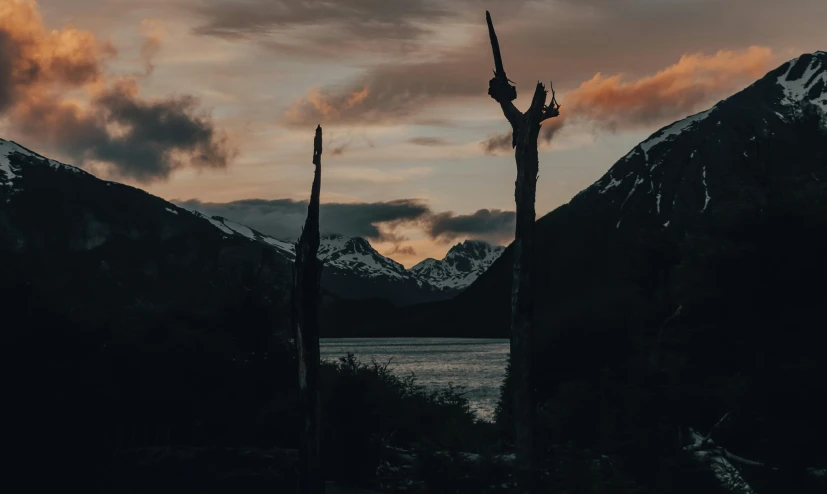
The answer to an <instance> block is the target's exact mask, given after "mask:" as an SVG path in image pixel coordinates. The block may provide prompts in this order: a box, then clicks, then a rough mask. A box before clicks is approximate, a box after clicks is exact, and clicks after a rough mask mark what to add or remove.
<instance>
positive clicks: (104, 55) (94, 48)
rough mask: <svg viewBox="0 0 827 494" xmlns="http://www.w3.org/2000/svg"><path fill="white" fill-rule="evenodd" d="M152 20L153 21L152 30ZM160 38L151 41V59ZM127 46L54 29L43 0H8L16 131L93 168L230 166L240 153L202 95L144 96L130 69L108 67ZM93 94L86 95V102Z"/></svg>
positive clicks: (0, 78) (149, 174) (8, 101)
mask: <svg viewBox="0 0 827 494" xmlns="http://www.w3.org/2000/svg"><path fill="white" fill-rule="evenodd" d="M146 26H147V25H145V29H147V27H146ZM153 36H156V35H155V34H152V33H150V38H152V39H153V40H155V41H150V42H148V43H149V44H146V43H145V44H144V49H143V50H142V56H144V57H145V63H151V57H152V56H153V55H154V50H155V47H157V43H156V42H157V37H156V38H153ZM116 55H117V51H116V50H115V48H114V47H113V46H112V45H111V44H109V43H107V42H102V41H99V40H98V39H96V38H95V36H94V35H93V34H92V33H90V32H88V31H83V30H78V29H75V28H71V27H65V28H63V29H61V30H51V31H50V30H47V29H46V27H45V26H44V25H43V22H42V20H41V18H40V13H39V11H38V9H37V4H36V3H34V2H28V1H22V0H6V1H4V2H3V3H2V4H0V117H6V118H8V119H10V121H12V122H13V123H14V125H13V130H14V132H16V133H18V134H20V135H21V136H23V137H24V139H25V140H29V139H31V140H36V141H37V142H38V145H40V146H51V147H53V148H55V149H57V150H59V151H62V152H64V153H66V154H68V155H69V156H70V157H71V158H72V159H73V160H75V161H76V163H78V164H82V165H83V166H99V167H102V168H104V169H105V171H107V172H109V173H111V174H113V175H115V176H118V177H124V178H131V179H135V180H136V181H139V182H142V183H148V182H152V181H155V180H160V179H164V178H167V177H168V176H169V175H170V173H171V172H172V171H173V170H175V169H177V168H181V167H184V166H191V167H195V168H222V167H225V166H227V164H228V163H229V162H230V161H231V160H232V158H233V157H234V156H235V150H234V149H233V148H232V147H231V146H230V145H229V144H228V141H227V138H226V136H225V135H224V134H223V133H221V132H219V131H218V130H216V129H215V127H214V124H213V122H212V120H211V119H210V117H209V115H208V114H206V113H205V112H203V111H201V110H200V109H199V102H198V100H197V99H195V98H193V97H192V96H186V95H183V96H176V97H170V98H166V99H152V100H148V99H144V98H142V97H141V96H140V94H139V93H140V91H139V88H138V85H137V82H136V81H135V80H134V79H133V78H130V77H123V78H114V77H110V76H108V75H107V74H106V73H105V70H104V69H105V64H106V62H107V61H108V60H109V59H111V58H113V57H115V56H116ZM78 95H85V100H78V99H77V97H78Z"/></svg>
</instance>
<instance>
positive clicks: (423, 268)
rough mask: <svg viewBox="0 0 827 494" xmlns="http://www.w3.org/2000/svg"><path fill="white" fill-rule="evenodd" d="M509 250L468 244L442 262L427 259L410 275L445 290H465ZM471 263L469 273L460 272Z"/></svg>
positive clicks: (451, 253)
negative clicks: (459, 267)
mask: <svg viewBox="0 0 827 494" xmlns="http://www.w3.org/2000/svg"><path fill="white" fill-rule="evenodd" d="M504 250H505V248H504V247H502V246H498V245H491V244H489V243H487V242H481V241H474V240H466V241H465V242H463V243H461V244H457V245H455V246H453V247H452V248H451V249H450V250H449V251H448V253H447V254H446V255H445V257H444V258H443V259H442V260H436V259H431V258H428V259H425V260H423V261H421V262H419V263H418V264H416V265H415V266H413V267H412V268H411V269H410V270H409V271H410V273H411V274H412V275H414V276H416V277H417V278H419V279H421V280H423V281H425V282H426V283H429V284H430V285H432V286H435V287H437V288H440V289H442V290H453V289H460V288H465V287H466V286H468V285H470V284H471V283H473V282H474V281H475V280H476V279H477V278H478V277H479V276H480V275H481V274H482V273H484V272H485V271H486V270H487V269H488V268H489V267H490V266H491V264H493V263H494V261H496V260H497V259H498V258H499V257H500V255H501V254H502V253H503V251H504ZM465 261H470V268H469V269H468V270H460V269H458V268H457V266H458V265H460V262H462V264H465Z"/></svg>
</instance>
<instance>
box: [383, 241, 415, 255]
mask: <svg viewBox="0 0 827 494" xmlns="http://www.w3.org/2000/svg"><path fill="white" fill-rule="evenodd" d="M382 255H383V256H388V257H390V256H394V255H402V256H415V255H416V249H414V248H413V246H412V245H400V244H396V245H394V246H393V247H392V248H390V249H387V250H385V251H383V252H382Z"/></svg>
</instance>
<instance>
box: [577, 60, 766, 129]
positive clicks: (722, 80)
mask: <svg viewBox="0 0 827 494" xmlns="http://www.w3.org/2000/svg"><path fill="white" fill-rule="evenodd" d="M771 62H772V50H770V49H769V48H765V47H757V46H753V47H750V48H749V49H747V50H744V51H740V52H734V51H724V50H722V51H719V52H717V53H716V54H714V55H711V56H707V55H703V54H700V53H696V54H687V55H684V56H682V57H681V59H680V60H679V61H678V62H677V63H676V64H674V65H670V66H669V67H667V68H665V69H663V70H661V71H659V72H657V73H656V74H655V75H652V76H647V77H643V78H640V79H637V80H633V81H625V80H624V76H623V74H616V75H613V76H610V77H604V76H603V75H602V74H600V73H598V74H595V76H594V77H592V78H591V79H590V80H588V81H585V82H583V83H582V84H580V86H579V87H578V88H577V89H575V90H573V91H570V92H569V93H567V94H566V95H565V106H566V107H567V108H568V110H569V112H570V113H571V116H572V117H576V118H592V119H595V120H602V121H607V120H608V121H612V122H614V123H616V124H618V125H620V126H636V125H645V124H650V123H653V122H657V121H660V120H664V119H672V118H679V117H683V116H686V114H688V113H691V112H693V111H695V110H697V109H699V105H701V104H705V103H709V102H710V100H711V99H714V98H717V97H721V96H723V95H727V94H729V93H732V92H734V91H735V90H737V89H739V87H740V86H742V85H743V84H744V83H745V82H749V81H752V80H754V79H757V78H759V77H761V76H763V75H764V74H765V73H766V72H767V71H768V70H769V67H770V64H771Z"/></svg>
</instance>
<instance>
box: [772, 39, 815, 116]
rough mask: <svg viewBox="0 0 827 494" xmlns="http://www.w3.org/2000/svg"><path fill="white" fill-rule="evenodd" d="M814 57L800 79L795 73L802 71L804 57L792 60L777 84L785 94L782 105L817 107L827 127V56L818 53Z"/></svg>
mask: <svg viewBox="0 0 827 494" xmlns="http://www.w3.org/2000/svg"><path fill="white" fill-rule="evenodd" d="M814 55H815V56H812V57H811V59H810V62H809V63H808V64H807V66H806V68H804V70H803V72H802V73H801V74H800V75H798V77H796V74H795V73H796V72H799V71H800V70H801V67H799V65H800V63H801V58H802V57H798V58H794V59H793V60H791V61H790V62H789V67H788V68H787V70H786V71H785V72H784V73H783V74H781V75H780V76H779V77H778V79H777V80H776V83H777V84H778V85H779V86H781V89H782V91H783V93H784V98H783V99H782V101H781V103H782V104H784V105H787V106H794V107H797V106H798V105H800V104H801V103H809V104H813V105H815V106H816V107H817V108H818V109H819V110H821V117H822V118H821V121H822V124H823V125H824V126H825V127H827V56H825V53H824V52H816V53H815V54H814ZM779 116H780V115H779Z"/></svg>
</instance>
